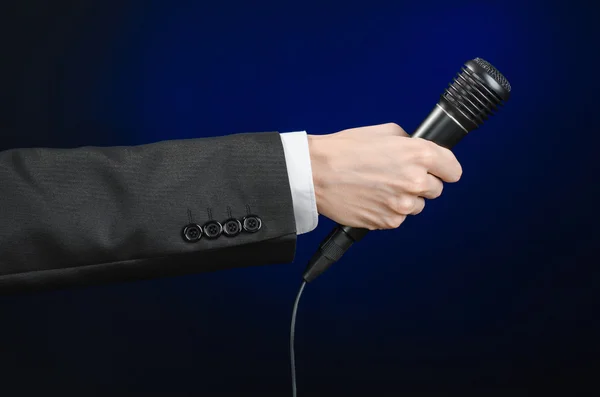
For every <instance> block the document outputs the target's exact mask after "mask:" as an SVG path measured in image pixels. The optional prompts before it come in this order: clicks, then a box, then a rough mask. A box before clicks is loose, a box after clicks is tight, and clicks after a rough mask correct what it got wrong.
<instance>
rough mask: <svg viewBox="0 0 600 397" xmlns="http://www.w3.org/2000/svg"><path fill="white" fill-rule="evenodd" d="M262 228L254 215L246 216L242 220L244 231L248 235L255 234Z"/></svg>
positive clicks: (258, 219)
mask: <svg viewBox="0 0 600 397" xmlns="http://www.w3.org/2000/svg"><path fill="white" fill-rule="evenodd" d="M261 227H262V221H261V220H260V218H259V217H258V216H256V215H248V216H247V217H245V218H244V230H245V231H247V232H248V233H256V232H258V231H259V230H260V228H261Z"/></svg>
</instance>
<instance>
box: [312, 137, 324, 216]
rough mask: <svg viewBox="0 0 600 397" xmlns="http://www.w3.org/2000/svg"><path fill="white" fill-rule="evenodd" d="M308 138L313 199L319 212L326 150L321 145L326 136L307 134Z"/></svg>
mask: <svg viewBox="0 0 600 397" xmlns="http://www.w3.org/2000/svg"><path fill="white" fill-rule="evenodd" d="M307 138H308V153H309V156H310V164H311V168H312V177H313V185H314V188H315V200H316V202H317V212H318V213H321V203H322V199H323V196H322V195H323V188H324V184H325V182H324V175H323V174H324V169H325V166H326V164H327V151H326V150H325V148H324V147H323V146H324V145H323V143H324V142H323V140H324V139H325V138H326V137H325V136H322V135H309V134H307Z"/></svg>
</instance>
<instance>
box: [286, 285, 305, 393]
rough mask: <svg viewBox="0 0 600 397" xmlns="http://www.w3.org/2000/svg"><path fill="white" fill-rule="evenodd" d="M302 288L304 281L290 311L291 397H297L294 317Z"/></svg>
mask: <svg viewBox="0 0 600 397" xmlns="http://www.w3.org/2000/svg"><path fill="white" fill-rule="evenodd" d="M304 287H306V281H302V284H301V285H300V289H299V290H298V295H296V301H295V302H294V309H293V310H292V325H291V327H290V363H291V366H292V396H293V397H296V396H297V390H296V356H295V354H294V336H295V333H296V315H297V314H298V303H299V302H300V297H301V296H302V291H304Z"/></svg>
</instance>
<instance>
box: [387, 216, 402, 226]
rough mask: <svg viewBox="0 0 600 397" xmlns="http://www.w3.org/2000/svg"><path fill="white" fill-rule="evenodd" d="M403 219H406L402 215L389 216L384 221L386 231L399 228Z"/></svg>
mask: <svg viewBox="0 0 600 397" xmlns="http://www.w3.org/2000/svg"><path fill="white" fill-rule="evenodd" d="M404 219H406V217H405V216H403V215H395V216H391V217H389V218H387V219H386V222H385V227H386V228H387V229H397V228H398V227H400V225H401V224H402V222H404Z"/></svg>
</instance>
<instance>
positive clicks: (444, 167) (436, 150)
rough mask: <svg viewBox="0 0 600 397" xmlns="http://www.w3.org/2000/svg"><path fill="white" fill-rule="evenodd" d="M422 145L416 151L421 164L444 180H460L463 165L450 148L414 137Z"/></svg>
mask: <svg viewBox="0 0 600 397" xmlns="http://www.w3.org/2000/svg"><path fill="white" fill-rule="evenodd" d="M414 140H415V141H416V144H417V145H419V146H420V148H419V149H418V150H416V151H415V153H416V155H417V156H418V160H417V161H419V162H420V163H421V165H423V166H424V167H425V168H427V170H428V172H429V173H430V174H433V175H435V176H437V177H438V178H440V179H441V180H442V181H444V182H458V180H459V179H460V177H461V176H462V167H461V166H460V163H459V162H458V160H457V159H456V156H454V153H452V152H451V151H450V150H448V149H446V148H443V147H441V146H439V145H436V144H435V143H433V142H430V141H426V140H424V139H421V138H416V139H414Z"/></svg>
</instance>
